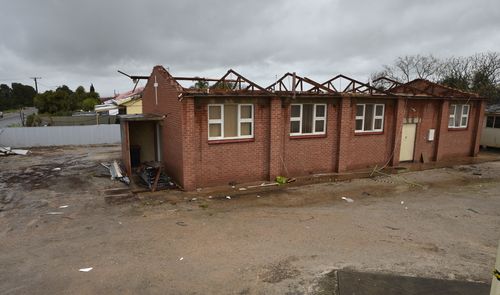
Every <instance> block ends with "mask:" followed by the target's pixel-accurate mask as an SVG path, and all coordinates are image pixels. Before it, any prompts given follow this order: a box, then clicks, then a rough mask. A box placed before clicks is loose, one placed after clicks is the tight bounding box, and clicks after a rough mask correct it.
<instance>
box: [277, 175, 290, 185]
mask: <svg viewBox="0 0 500 295" xmlns="http://www.w3.org/2000/svg"><path fill="white" fill-rule="evenodd" d="M287 181H288V178H286V177H285V176H276V182H277V183H278V184H285V183H287Z"/></svg>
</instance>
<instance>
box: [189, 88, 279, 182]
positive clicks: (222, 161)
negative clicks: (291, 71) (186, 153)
mask: <svg viewBox="0 0 500 295" xmlns="http://www.w3.org/2000/svg"><path fill="white" fill-rule="evenodd" d="M223 102H224V101H217V102H214V101H209V100H208V99H205V98H199V99H197V100H196V103H195V118H194V122H195V124H194V126H195V129H194V138H195V139H196V140H195V143H194V144H195V147H196V148H195V154H194V159H195V161H194V163H195V167H196V169H195V170H196V171H195V175H196V181H195V183H196V185H195V186H196V187H204V186H213V185H222V184H228V183H229V182H233V181H234V182H237V183H242V182H251V181H257V180H265V179H268V178H269V153H270V151H269V147H270V144H269V143H270V128H269V127H270V107H269V106H270V103H269V99H260V100H257V101H245V102H244V103H252V102H253V104H254V112H255V113H254V139H252V140H244V141H243V142H238V141H237V140H232V141H231V140H226V141H220V142H219V143H214V142H213V141H212V142H209V141H208V109H207V108H208V107H207V105H208V103H223ZM233 103H238V101H234V102H233Z"/></svg>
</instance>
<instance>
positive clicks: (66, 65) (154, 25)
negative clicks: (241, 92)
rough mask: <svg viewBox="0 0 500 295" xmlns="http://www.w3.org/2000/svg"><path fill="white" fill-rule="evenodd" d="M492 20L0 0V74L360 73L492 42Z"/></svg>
mask: <svg viewBox="0 0 500 295" xmlns="http://www.w3.org/2000/svg"><path fill="white" fill-rule="evenodd" d="M499 25H500V5H499V4H498V2H497V1H496V0H478V1H468V0H456V1H453V0H433V1H430V0H425V1H398V0H380V1H361V0H354V1H352V0H351V1H347V0H333V1H331V0H330V1H329V0H315V1H286V0H278V1H264V0H258V1H229V0H216V1H189V0H187V1H161V0H150V1H118V0H111V1H97V0H88V1H76V0H72V1H71V0H70V1H62V0H48V1H35V0H33V1H28V0H19V1H6V2H5V3H3V5H2V11H1V12H0V36H1V38H0V79H1V78H4V77H13V76H26V77H29V76H32V75H35V74H36V75H41V76H42V77H43V79H42V83H43V84H45V85H48V86H54V85H60V84H68V85H70V86H72V87H75V86H77V85H79V84H82V85H84V86H86V87H88V85H89V84H90V83H94V84H96V87H97V90H98V91H100V92H101V93H102V94H104V95H107V94H108V95H109V94H111V93H112V92H113V90H114V89H116V90H119V91H126V90H128V88H130V87H131V83H130V81H128V80H127V79H125V78H124V77H122V76H120V75H119V74H117V73H116V70H117V69H122V70H125V71H126V72H130V73H134V74H145V75H147V74H149V72H150V71H151V68H152V66H154V65H156V64H164V65H165V66H168V67H170V69H171V70H172V71H173V72H174V74H179V75H180V74H182V75H215V76H219V75H222V74H223V73H224V72H225V70H227V68H230V67H231V68H235V69H236V70H238V71H239V72H241V73H242V74H243V75H245V76H248V77H249V78H250V79H253V80H255V81H257V82H260V83H262V84H266V83H267V82H270V81H272V80H273V79H274V77H275V75H281V74H282V73H283V72H286V71H297V72H298V73H300V74H302V75H307V76H310V77H311V78H314V79H318V80H322V79H327V78H328V77H329V76H331V75H334V74H337V73H339V72H342V73H346V74H348V75H353V76H355V77H356V78H358V79H365V80H366V78H367V77H368V76H369V74H370V73H371V72H373V71H375V70H377V69H379V68H380V67H381V66H382V64H386V63H390V62H391V61H392V60H393V59H394V58H395V57H397V56H400V55H406V54H416V53H421V54H427V53H432V54H435V55H438V56H449V55H467V54H472V53H475V52H484V51H498V50H499V48H498V44H500V31H499V30H498V27H500V26H499ZM0 83H5V81H0ZM42 89H43V88H42Z"/></svg>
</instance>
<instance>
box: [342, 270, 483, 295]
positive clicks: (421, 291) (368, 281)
mask: <svg viewBox="0 0 500 295" xmlns="http://www.w3.org/2000/svg"><path fill="white" fill-rule="evenodd" d="M337 277H338V292H339V293H338V294H340V295H354V294H356V295H364V294H367V295H368V294H369V295H396V294H405V295H417V294H418V295H428V294H434V295H445V294H446V295H448V294H454V295H472V294H474V295H481V294H485V295H487V294H489V292H490V286H489V284H485V283H476V282H467V281H456V280H439V279H429V278H415V277H405V276H396V275H388V274H374V273H361V272H353V271H343V270H342V271H338V274H337ZM333 292H334V291H333ZM334 294H335V293H334Z"/></svg>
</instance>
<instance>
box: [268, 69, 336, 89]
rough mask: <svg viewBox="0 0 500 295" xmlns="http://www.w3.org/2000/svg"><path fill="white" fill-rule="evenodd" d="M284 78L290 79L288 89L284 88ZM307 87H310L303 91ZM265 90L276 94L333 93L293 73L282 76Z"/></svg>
mask: <svg viewBox="0 0 500 295" xmlns="http://www.w3.org/2000/svg"><path fill="white" fill-rule="evenodd" d="M286 78H291V79H292V81H291V85H290V89H289V88H288V87H287V86H286V83H284V80H285V79H286ZM307 86H311V88H308V89H305V88H306V87H307ZM266 89H267V90H269V91H278V92H296V91H299V92H309V93H314V92H316V93H318V92H320V89H321V90H323V91H326V92H329V93H334V92H335V91H332V90H331V89H328V88H327V87H325V86H323V85H321V84H320V83H318V82H316V81H314V80H312V79H310V78H307V77H301V76H299V75H297V74H295V73H290V72H288V73H286V74H284V75H283V76H282V77H281V78H279V79H278V80H277V81H276V82H274V83H273V84H271V85H269V86H268V87H267V88H266Z"/></svg>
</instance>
